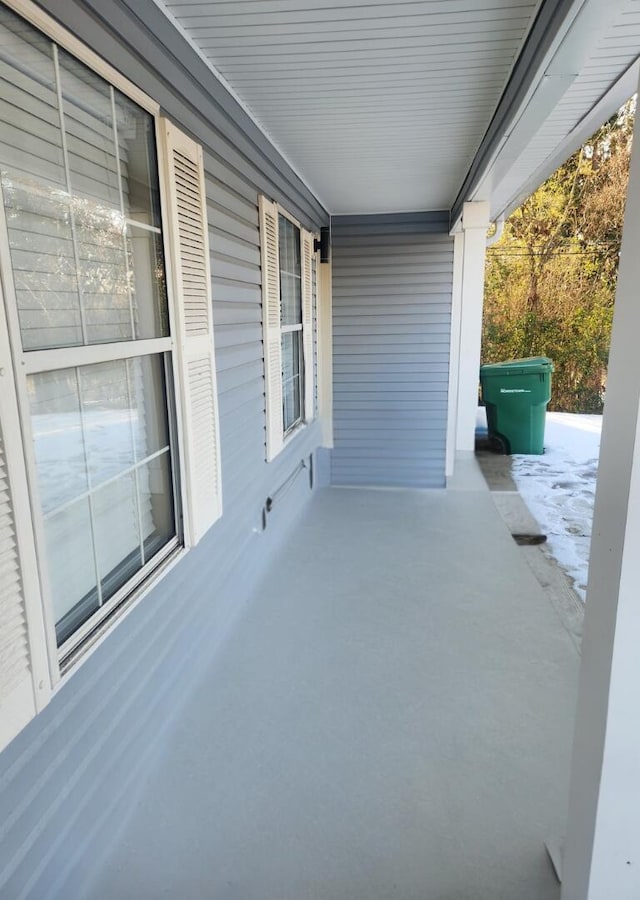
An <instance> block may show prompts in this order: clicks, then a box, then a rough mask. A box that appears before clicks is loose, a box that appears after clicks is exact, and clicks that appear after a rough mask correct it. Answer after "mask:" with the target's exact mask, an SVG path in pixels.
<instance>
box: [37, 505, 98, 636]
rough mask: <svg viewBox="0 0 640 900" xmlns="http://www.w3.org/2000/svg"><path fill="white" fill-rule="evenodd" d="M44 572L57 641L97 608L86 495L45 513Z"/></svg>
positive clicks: (74, 628) (89, 514) (70, 632)
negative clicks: (45, 553)
mask: <svg viewBox="0 0 640 900" xmlns="http://www.w3.org/2000/svg"><path fill="white" fill-rule="evenodd" d="M44 526H45V539H46V547H47V571H48V575H49V588H50V590H51V599H52V603H53V612H54V615H55V622H56V637H57V639H58V644H61V643H62V642H63V641H65V640H66V639H67V638H68V637H69V635H70V634H72V633H73V632H74V631H75V630H76V628H77V627H78V626H79V625H81V624H82V623H83V622H84V621H85V620H86V619H88V618H89V616H91V615H93V613H95V612H97V610H98V609H99V608H100V603H99V598H98V591H97V589H96V566H95V559H94V554H93V542H92V532H91V513H90V511H89V498H88V497H83V498H81V499H80V500H77V501H76V502H75V503H72V504H71V505H70V506H66V507H64V508H63V509H62V510H60V512H58V513H55V514H54V515H50V516H45V520H44Z"/></svg>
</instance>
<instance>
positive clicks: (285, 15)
mask: <svg viewBox="0 0 640 900" xmlns="http://www.w3.org/2000/svg"><path fill="white" fill-rule="evenodd" d="M165 6H166V9H167V11H168V14H169V15H170V16H171V17H173V18H174V19H175V21H176V22H177V23H178V25H179V27H180V28H181V29H182V30H183V32H184V33H186V35H187V36H188V37H189V39H190V40H191V41H192V42H193V43H194V44H195V45H196V47H197V48H198V50H199V51H200V53H201V54H202V55H203V56H205V57H206V58H207V60H209V61H210V63H211V64H212V66H213V67H214V68H215V69H216V71H217V72H218V73H219V74H220V75H221V76H222V77H223V79H224V80H225V81H226V82H227V83H228V84H229V85H230V87H231V88H232V90H233V91H234V92H235V94H236V95H237V96H238V97H239V99H240V100H241V101H242V102H243V104H244V105H245V106H246V108H247V109H248V110H249V111H250V113H251V114H252V116H253V117H254V119H255V120H256V121H257V122H258V123H259V125H260V126H261V128H262V129H263V131H264V132H265V133H266V134H267V135H268V136H269V137H270V138H271V140H272V141H273V143H274V144H275V145H276V146H277V147H278V149H279V150H280V151H281V152H282V153H283V154H284V156H285V157H286V158H287V160H288V161H289V162H290V163H291V165H292V166H293V167H294V168H295V169H296V171H297V172H298V173H299V174H300V175H301V177H302V178H303V179H304V181H305V182H306V183H307V184H308V185H309V186H310V187H311V188H312V190H313V191H314V192H315V193H316V194H317V196H318V198H319V199H320V200H321V201H322V202H323V203H324V205H325V206H326V207H327V209H328V210H329V211H330V212H331V213H333V214H341V213H384V212H399V211H403V212H404V211H412V210H424V209H448V208H449V207H450V206H451V204H452V202H453V200H454V198H455V196H456V194H457V192H458V190H459V188H460V186H461V184H462V181H463V179H464V176H465V174H466V172H467V170H468V168H469V165H470V163H471V161H472V159H473V157H474V154H475V152H476V150H477V148H478V146H479V144H480V141H481V139H482V137H483V135H484V133H485V131H486V129H487V127H488V125H489V122H490V121H491V117H492V115H493V113H494V111H495V109H496V106H497V104H498V101H499V99H500V96H501V94H502V92H503V90H504V88H505V85H506V83H507V81H508V78H509V74H510V72H511V68H512V66H513V63H514V62H515V60H516V58H517V55H518V53H519V51H520V49H521V48H522V45H523V42H524V40H525V38H526V35H527V33H528V30H529V28H530V26H531V24H532V22H533V19H534V16H535V14H536V11H537V8H538V6H539V0H412V2H403V0H398V2H395V3H394V2H380V3H375V2H371V0H369V2H361V3H355V2H347V3H342V2H340V0H224V2H218V0H209V2H193V0H165Z"/></svg>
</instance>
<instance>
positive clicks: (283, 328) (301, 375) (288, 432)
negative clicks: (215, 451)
mask: <svg viewBox="0 0 640 900" xmlns="http://www.w3.org/2000/svg"><path fill="white" fill-rule="evenodd" d="M277 208H278V215H279V216H282V217H283V218H285V219H287V220H288V221H289V222H291V224H292V225H293V226H294V227H295V228H297V229H298V243H299V245H300V322H299V323H296V324H295V325H283V324H282V282H281V280H280V273H281V269H280V268H279V269H278V287H279V291H280V335H281V336H282V335H283V334H294V333H295V334H299V338H298V341H299V357H298V358H299V360H300V361H301V365H300V370H299V372H298V380H299V387H298V390H299V402H300V415H299V416H298V418H297V419H296V420H295V422H292V423H291V425H289V427H288V428H287V427H286V426H284V369H283V372H282V415H283V430H282V440H283V446H284V445H285V444H287V443H288V441H289V440H291V438H292V437H293V436H294V434H296V433H297V432H298V431H300V430H301V429H302V428H304V426H305V425H307V424H308V423H307V422H306V420H305V416H304V386H305V380H306V374H307V373H306V362H305V359H304V309H303V304H304V298H303V296H302V290H303V285H302V233H303V231H304V229H303V227H302V225H301V224H300V222H298V220H297V219H296V218H294V217H293V216H292V215H291V214H290V213H289V212H287V210H286V209H284V207H282V206H281V205H280V204H279V203H278V204H277ZM279 250H280V236H279V233H278V251H279ZM279 256H280V254H279V252H278V258H279Z"/></svg>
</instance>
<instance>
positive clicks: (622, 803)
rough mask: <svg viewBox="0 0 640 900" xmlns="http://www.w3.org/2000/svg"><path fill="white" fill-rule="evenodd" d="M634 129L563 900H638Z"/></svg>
mask: <svg viewBox="0 0 640 900" xmlns="http://www.w3.org/2000/svg"><path fill="white" fill-rule="evenodd" d="M639 245H640V123H639V122H638V120H636V129H635V135H634V144H633V154H632V162H631V175H630V181H629V188H628V193H627V205H626V213H625V222H624V232H623V240H622V250H621V254H620V271H619V277H618V289H617V294H616V303H615V314H614V325H613V336H612V343H611V354H610V357H609V372H608V378H607V399H606V406H605V414H604V422H603V431H602V444H601V450H600V467H599V470H598V483H597V492H596V503H595V512H594V521H593V537H592V540H591V563H590V569H589V585H588V590H587V601H586V615H585V623H584V637H583V643H582V664H581V671H580V685H579V696H578V709H577V717H576V729H575V738H574V748H573V764H572V772H571V789H570V797H569V819H568V826H567V841H566V849H565V858H564V861H563V866H562V880H563V886H562V898H563V900H611V898H615V900H637V898H638V897H640V825H639V822H640V716H639V715H638V696H639V687H638V686H639V685H640V358H639V354H638V339H639V336H640V303H639V302H638V285H639V284H640V254H639V253H638V246H639Z"/></svg>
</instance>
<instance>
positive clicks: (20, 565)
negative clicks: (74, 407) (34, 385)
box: [0, 297, 51, 750]
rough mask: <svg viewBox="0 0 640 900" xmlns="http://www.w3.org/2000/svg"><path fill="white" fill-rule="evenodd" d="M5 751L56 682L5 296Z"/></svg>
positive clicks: (0, 353) (0, 385) (1, 694)
mask: <svg viewBox="0 0 640 900" xmlns="http://www.w3.org/2000/svg"><path fill="white" fill-rule="evenodd" d="M0 330H1V331H2V337H1V338H0V357H1V358H2V361H3V363H4V366H3V369H2V371H1V372H0V750H2V748H3V747H5V746H6V745H7V744H8V743H9V741H11V740H12V739H13V738H14V737H15V736H16V734H18V732H19V731H20V730H21V729H22V728H24V726H25V725H26V724H27V722H28V721H29V720H30V719H32V718H33V716H35V714H36V713H37V712H38V711H39V710H40V709H42V707H43V706H44V705H45V704H46V703H47V701H48V699H49V696H50V694H51V679H50V674H49V663H48V657H47V645H46V638H45V625H44V617H43V607H42V599H41V594H40V584H39V579H38V566H37V560H36V551H35V544H34V537H33V527H32V522H31V517H30V513H29V509H30V503H29V493H28V490H27V480H26V471H25V462H24V449H23V446H22V440H21V436H20V422H19V418H18V409H17V402H16V395H15V384H14V381H13V378H12V374H11V362H10V359H9V346H8V338H7V331H6V322H5V320H4V316H3V311H2V298H1V297H0Z"/></svg>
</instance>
